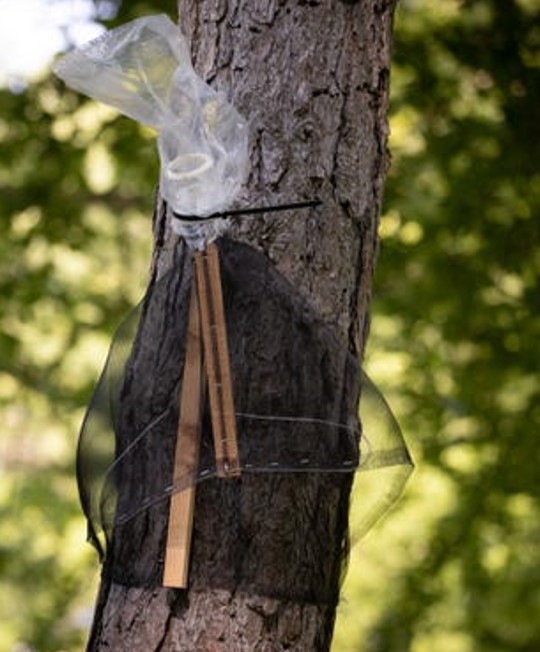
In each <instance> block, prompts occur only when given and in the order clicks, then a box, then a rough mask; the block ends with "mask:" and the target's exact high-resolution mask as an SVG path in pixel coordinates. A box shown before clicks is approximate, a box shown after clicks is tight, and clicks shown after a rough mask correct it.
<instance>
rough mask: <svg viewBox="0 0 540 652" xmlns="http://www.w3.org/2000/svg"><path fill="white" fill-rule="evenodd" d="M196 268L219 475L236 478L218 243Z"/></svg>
mask: <svg viewBox="0 0 540 652" xmlns="http://www.w3.org/2000/svg"><path fill="white" fill-rule="evenodd" d="M195 269H196V275H197V288H198V295H199V306H200V316H201V330H202V335H203V341H204V361H205V369H206V374H207V377H208V393H209V398H210V412H211V417H212V431H213V434H214V448H215V455H216V468H217V474H218V476H219V477H221V478H230V477H236V476H238V475H239V474H240V461H239V455H238V443H237V435H236V421H235V416H234V400H233V392H232V382H231V371H230V360H229V349H228V345H227V328H226V324H225V311H224V307H223V293H222V288H221V277H220V272H219V257H218V250H217V247H216V245H215V244H213V243H212V244H210V245H208V247H207V249H206V250H205V251H203V252H197V253H196V254H195Z"/></svg>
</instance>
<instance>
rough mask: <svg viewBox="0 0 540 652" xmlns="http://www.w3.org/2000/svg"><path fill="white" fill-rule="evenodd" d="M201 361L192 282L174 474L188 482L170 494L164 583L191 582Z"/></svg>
mask: <svg viewBox="0 0 540 652" xmlns="http://www.w3.org/2000/svg"><path fill="white" fill-rule="evenodd" d="M202 361H203V352H202V341H201V327H200V320H199V306H198V300H197V289H196V284H195V283H193V288H192V291H191V299H190V305H189V317H188V332H187V337H186V356H185V362H184V373H183V378H182V395H181V399H180V415H179V419H178V431H177V440H176V450H175V459H174V476H173V483H174V486H175V487H177V486H180V487H182V485H186V486H184V487H183V488H182V489H180V490H178V491H174V492H173V494H172V495H171V502H170V507H169V524H168V532H167V545H166V549H165V567H164V571H163V586H168V587H176V588H186V587H187V583H188V573H189V557H190V551H191V535H192V531H193V517H194V509H195V482H196V477H195V475H196V473H197V469H198V466H199V448H200V434H201V431H200V429H201V418H202V414H201V407H202V394H203V391H204V385H203V362H202ZM186 483H188V484H186Z"/></svg>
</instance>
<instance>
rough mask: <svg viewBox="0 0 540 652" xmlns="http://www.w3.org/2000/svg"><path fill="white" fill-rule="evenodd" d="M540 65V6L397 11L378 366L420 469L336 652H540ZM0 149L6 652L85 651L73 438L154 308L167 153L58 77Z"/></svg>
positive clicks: (22, 110) (149, 8) (352, 596)
mask: <svg viewBox="0 0 540 652" xmlns="http://www.w3.org/2000/svg"><path fill="white" fill-rule="evenodd" d="M156 11H167V12H168V13H170V14H171V15H174V14H175V2H174V1H169V2H153V3H136V2H134V3H125V6H122V7H120V11H119V14H118V16H117V18H116V22H123V21H125V20H129V19H132V18H134V17H136V16H138V15H141V14H144V13H149V12H156ZM539 68H540V1H539V0H474V1H467V0H462V1H458V0H437V1H435V0H402V1H401V5H400V8H399V10H398V14H397V21H396V33H395V46H394V58H393V70H392V114H391V128H392V136H391V147H392V153H393V165H392V168H391V171H390V176H389V180H388V184H387V194H386V205H385V210H384V214H383V217H382V220H381V229H380V233H381V242H382V244H381V251H380V256H379V264H378V270H377V275H376V279H375V291H374V315H373V327H372V336H371V340H370V344H369V351H368V360H367V365H368V371H369V372H370V373H371V375H372V376H373V377H374V378H375V379H376V380H377V381H378V382H379V384H380V385H381V386H382V387H383V388H384V390H385V392H386V393H387V394H388V396H389V398H390V401H391V403H392V405H393V407H394V409H395V411H396V413H397V415H398V417H399V419H400V421H401V424H402V427H403V429H404V430H405V433H406V435H407V437H408V441H409V444H410V445H411V448H412V450H413V454H414V457H415V460H416V463H417V467H418V468H417V471H416V472H415V474H414V475H413V478H412V480H411V481H410V483H409V486H408V488H407V491H406V493H405V496H404V497H403V499H402V500H401V501H400V503H399V504H398V505H397V506H396V507H395V509H394V510H393V513H392V514H391V515H390V516H388V517H387V518H386V519H385V520H384V521H383V522H382V523H381V524H380V525H379V526H378V527H377V528H375V530H373V531H372V533H371V534H370V535H368V537H367V538H366V539H365V540H363V541H360V542H358V543H357V544H356V545H355V546H354V548H353V550H352V554H351V563H350V569H349V574H348V577H347V580H346V583H345V587H344V599H343V603H342V605H341V607H340V613H339V618H338V625H337V632H336V638H335V643H334V646H333V650H334V651H335V652H353V651H355V652H360V651H361V652H402V651H405V650H407V651H409V650H410V651H411V652H431V651H433V650H444V651H445V652H473V651H474V652H535V651H536V650H539V649H540V624H539V623H540V591H539V589H538V586H539V585H540V548H539V546H538V541H539V540H540V512H539V506H538V500H537V499H538V470H537V467H538V463H537V460H538V454H537V440H538V424H539V422H540V400H539V398H540V381H539V379H538V372H537V366H538V351H539V347H538V344H537V342H538V340H539V336H540V316H539V315H538V310H537V308H538V306H539V305H540V296H539V294H540V293H539V289H538V283H537V281H536V279H537V276H538V273H539V272H540V237H539V236H540V225H539V222H538V213H539V207H540V172H539V170H538V161H539V160H540V156H539V154H540V130H539V129H538V127H537V123H538V117H537V116H538V108H539V106H540V102H539V100H540V98H539V95H540V74H539ZM0 143H1V147H2V150H1V151H2V156H1V159H0V190H1V192H0V229H1V234H2V237H1V238H0V293H1V297H2V310H1V311H0V411H1V418H0V469H1V475H0V651H2V652H3V651H4V650H5V651H6V652H12V651H15V650H18V651H20V650H36V651H39V652H59V651H60V650H66V651H73V652H74V651H76V650H80V649H81V648H82V646H83V641H84V635H85V629H86V628H87V627H88V625H89V619H90V617H91V609H92V602H93V598H94V594H95V590H96V586H97V581H98V573H99V569H98V566H97V561H96V559H95V558H94V555H93V552H92V550H91V549H90V548H89V547H87V546H85V545H84V544H83V541H84V536H85V533H84V523H83V520H82V518H81V516H80V513H79V507H78V503H77V498H76V487H75V480H74V474H73V459H74V449H75V445H76V434H77V430H78V426H79V423H80V420H81V418H82V414H83V412H84V407H85V405H86V403H87V401H88V398H89V395H90V393H91V390H92V387H93V385H94V382H95V380H96V377H97V374H98V373H99V370H100V368H101V366H102V364H103V361H104V357H105V355H106V350H107V346H108V342H109V339H110V336H111V334H112V332H113V329H114V326H115V325H116V324H117V323H118V322H119V321H120V319H121V317H122V315H123V314H125V312H126V311H127V310H128V309H129V307H130V306H132V305H133V304H134V303H135V302H136V301H137V300H138V298H139V297H140V295H141V293H142V291H143V288H144V283H145V280H146V271H147V268H148V264H149V256H150V245H151V211H152V197H153V188H154V184H155V181H156V179H157V156H156V154H155V148H154V138H153V135H152V134H150V133H149V132H146V131H145V130H143V129H142V128H140V127H139V126H138V125H136V124H135V123H134V122H133V121H131V120H128V119H124V118H116V114H115V113H114V112H113V111H110V110H108V109H106V108H104V107H102V106H100V105H97V104H95V103H93V102H91V101H89V100H86V99H84V98H82V97H80V96H77V95H75V94H72V93H70V92H69V91H67V90H66V89H65V87H63V85H62V84H61V83H60V82H58V81H57V80H55V79H53V78H51V77H46V78H43V79H41V80H38V81H36V83H34V84H32V85H30V86H29V87H28V88H27V90H26V91H25V92H23V93H20V94H12V93H10V92H9V91H6V90H4V91H0ZM361 490H362V488H361V486H359V488H358V493H359V494H360V493H361ZM359 499H360V495H358V497H357V500H359ZM352 524H353V538H354V506H353V512H352Z"/></svg>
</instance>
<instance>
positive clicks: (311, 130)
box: [88, 0, 395, 652]
mask: <svg viewBox="0 0 540 652" xmlns="http://www.w3.org/2000/svg"><path fill="white" fill-rule="evenodd" d="M394 4H395V3H394V0H362V1H360V2H356V3H355V2H352V3H351V2H345V1H342V0H325V1H324V2H318V1H315V0H313V1H309V2H308V1H300V0H298V1H294V2H293V1H292V0H184V1H182V0H181V1H180V7H179V11H180V17H181V25H182V28H183V30H184V32H185V33H186V34H187V35H188V36H189V37H190V38H191V41H192V49H193V56H194V62H195V68H196V69H197V70H198V72H199V73H200V74H201V75H202V76H203V77H205V78H206V79H207V80H208V81H209V83H211V84H212V85H213V86H214V87H215V88H217V89H220V90H222V91H223V92H225V93H227V94H229V95H230V96H231V98H232V100H233V103H234V104H235V106H236V107H237V108H238V109H239V110H240V112H242V113H243V114H244V115H246V116H248V118H249V121H250V129H251V162H252V166H251V172H250V176H249V182H248V184H247V188H246V191H245V193H244V196H243V198H242V201H243V202H245V203H246V204H248V205H255V206H258V205H264V204H267V203H268V204H271V203H272V204H273V203H278V202H288V201H295V200H300V199H306V198H313V197H319V198H320V199H322V201H323V205H322V206H321V207H319V208H315V209H313V210H310V211H307V212H304V211H302V212H301V213H297V214H290V213H284V214H282V215H280V216H279V217H275V216H273V217H269V218H267V219H257V220H237V222H236V223H235V225H234V227H233V231H232V238H233V239H232V240H231V239H229V240H223V241H221V242H220V243H219V246H220V251H221V255H222V260H223V283H224V288H225V289H224V291H225V300H226V303H227V306H228V308H227V310H228V317H227V319H228V321H229V332H230V336H231V354H232V365H233V374H234V377H235V396H236V398H237V400H238V401H240V403H241V402H242V400H244V398H245V396H246V393H250V396H251V397H252V396H253V394H257V393H258V394H260V395H261V396H262V397H263V399H264V398H265V397H266V398H267V397H268V396H270V395H271V394H272V391H273V388H274V389H275V388H276V387H277V388H280V387H288V388H290V392H291V395H292V394H294V395H295V398H294V400H295V401H299V402H300V403H302V402H304V403H307V404H308V405H309V403H310V402H311V404H312V405H313V404H315V405H316V406H317V404H321V405H322V407H321V409H322V410H324V411H325V412H324V413H325V414H328V415H331V416H332V417H333V418H334V419H339V418H340V414H342V413H344V412H346V411H347V409H348V407H350V403H351V401H355V400H356V398H357V396H356V392H357V388H356V387H355V385H354V369H351V362H350V354H352V355H353V356H354V357H355V358H357V359H358V358H359V357H360V356H361V353H362V350H363V346H364V341H365V337H366V333H367V328H368V326H367V325H368V301H369V295H370V287H371V279H372V272H373V265H374V258H375V251H376V231H377V220H378V215H379V210H380V206H381V198H382V187H383V181H384V175H385V171H386V167H387V155H386V135H387V122H386V114H387V103H388V83H389V63H390V61H389V59H390V40H391V24H392V14H393V10H394ZM167 217H168V216H167V211H166V208H165V207H164V206H163V205H162V204H160V203H159V202H158V205H157V208H156V218H155V225H154V227H155V236H156V243H155V253H154V264H153V272H152V276H151V280H150V289H149V294H148V297H147V301H146V304H145V307H144V311H143V312H144V316H143V320H142V322H141V328H140V331H139V334H138V340H137V345H136V347H135V349H134V353H133V356H132V360H131V365H132V367H131V369H132V374H131V376H130V377H129V378H128V379H127V381H126V384H125V387H124V389H123V397H122V400H123V402H124V405H123V406H122V413H123V417H122V419H123V421H124V422H125V426H126V427H125V432H126V433H129V424H132V425H133V424H136V423H139V422H140V423H144V422H145V419H146V420H147V419H148V417H149V416H152V415H151V414H150V415H149V414H148V410H149V409H150V408H149V406H150V405H152V408H151V409H156V411H159V410H157V408H156V406H157V407H159V406H160V405H161V407H163V405H166V403H167V401H170V400H171V395H174V396H175V397H176V400H177V392H178V378H179V377H180V371H181V367H182V363H183V355H184V352H183V350H182V341H183V337H184V334H185V327H186V318H187V305H188V296H189V287H190V283H191V276H192V268H191V254H190V253H189V251H188V250H187V248H186V247H185V246H184V245H183V243H181V242H178V240H177V239H176V238H175V237H174V235H173V234H172V233H171V231H170V229H169V227H168V222H167ZM242 243H244V244H242ZM247 245H249V246H247ZM172 267H174V268H175V269H176V272H175V273H174V274H173V275H170V276H167V275H166V274H167V271H168V270H170V269H171V268H172ZM160 278H161V279H163V278H165V281H164V282H161V283H160V284H158V283H157V281H158V279H160ZM239 287H241V292H240V290H239V289H238V288H239ZM306 333H308V335H306ZM297 349H298V350H299V351H300V352H299V353H298V355H300V356H304V357H305V354H306V351H308V352H309V358H310V361H309V364H308V363H306V361H305V360H295V358H294V355H293V354H290V351H291V350H293V351H295V350H297ZM328 358H332V361H331V363H330V364H329V363H328ZM323 359H324V360H325V362H324V374H327V375H328V374H330V375H331V376H332V378H331V380H332V383H329V382H326V380H327V379H326V380H325V378H322V379H321V378H320V376H321V375H324V374H323V372H322V371H321V372H320V373H318V370H321V369H323V362H322V360H323ZM296 362H300V363H302V364H304V366H305V365H306V364H307V367H306V368H308V369H309V370H310V371H309V374H308V375H309V377H308V378H295V377H294V369H295V365H296ZM150 365H152V368H149V366H150ZM310 365H311V366H310ZM340 378H341V379H342V382H341V395H339V393H338V394H337V395H333V396H327V394H328V391H329V390H328V386H329V385H332V386H336V385H337V386H338V387H339V386H340V385H339V379H340ZM137 379H139V380H137ZM141 379H142V380H141ZM336 379H337V380H338V382H337V383H336V382H335V381H336ZM174 396H173V398H174ZM250 400H252V398H251V399H250ZM296 407H298V406H296ZM145 411H146V413H145ZM174 420H175V415H172V418H171V420H170V421H169V422H168V423H164V424H163V428H164V430H167V428H168V429H169V431H170V432H169V433H168V434H167V433H166V432H164V434H163V441H162V446H161V448H160V449H159V450H157V449H155V450H152V451H150V454H149V455H148V456H147V459H150V462H149V464H150V466H149V467H148V468H145V467H144V466H142V467H141V468H139V469H134V470H133V474H134V477H133V478H131V482H132V488H133V486H134V484H133V483H136V481H137V480H136V474H137V473H148V472H151V473H163V472H169V471H170V462H168V459H170V458H171V457H172V447H173V445H174V435H175V424H174ZM126 437H127V438H129V434H126ZM147 463H148V461H147ZM124 481H125V482H127V486H128V487H129V479H127V480H126V479H124ZM350 487H351V477H350V475H347V474H332V473H327V474H313V475H311V474H304V475H298V476H296V475H291V474H289V475H286V474H279V473H278V474H273V475H272V476H271V477H270V476H264V475H258V476H257V477H253V476H250V477H247V476H243V477H242V478H241V479H240V480H235V481H218V480H209V481H206V482H203V483H201V484H200V485H199V487H198V490H197V502H196V520H195V526H194V528H195V529H194V543H193V554H192V564H191V575H190V587H189V590H188V591H179V590H173V589H164V588H160V586H159V575H160V572H161V570H162V565H163V542H164V536H165V531H166V519H167V504H166V501H164V503H160V504H159V506H157V508H156V509H153V510H149V511H148V514H147V515H146V517H145V520H144V523H143V524H141V522H140V521H137V523H136V524H135V525H132V526H128V527H124V528H118V530H117V531H115V534H114V536H113V540H112V544H111V548H110V553H109V555H108V557H107V559H106V562H105V566H104V572H103V578H102V583H101V587H100V593H99V596H98V601H97V606H96V614H95V620H94V624H93V628H92V632H91V636H90V641H89V645H88V649H89V650H91V651H102V650H114V651H115V652H122V651H124V650H125V651H126V652H127V651H129V652H133V651H138V652H153V651H157V650H167V651H171V652H172V651H192V650H193V651H201V652H203V651H212V652H217V651H220V650H228V651H233V650H234V651H235V652H236V651H238V652H241V651H244V650H245V651H263V650H268V651H270V650H272V651H278V650H296V651H302V652H306V651H311V650H314V651H324V650H328V649H329V647H330V642H331V636H332V629H333V624H334V617H335V610H336V606H337V602H338V596H339V582H340V571H341V561H342V556H343V552H344V546H345V544H346V535H347V511H348V496H349V492H350ZM128 490H129V489H128ZM121 501H122V495H120V496H119V504H121Z"/></svg>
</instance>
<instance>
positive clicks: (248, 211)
mask: <svg viewBox="0 0 540 652" xmlns="http://www.w3.org/2000/svg"><path fill="white" fill-rule="evenodd" d="M321 204H322V201H321V200H320V199H311V200H310V201H302V202H296V203H294V204H277V205H275V206H260V207H258V208H235V209H233V210H230V211H223V212H221V213H212V215H208V217H197V216H196V215H180V213H175V212H174V211H173V217H175V218H176V219H177V220H180V221H182V222H207V221H208V220H215V219H218V218H225V217H237V216H240V215H242V216H243V215H248V216H251V215H260V214H261V213H277V212H278V211H279V212H280V211H292V210H296V209H297V208H313V207H314V206H320V205H321Z"/></svg>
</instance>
